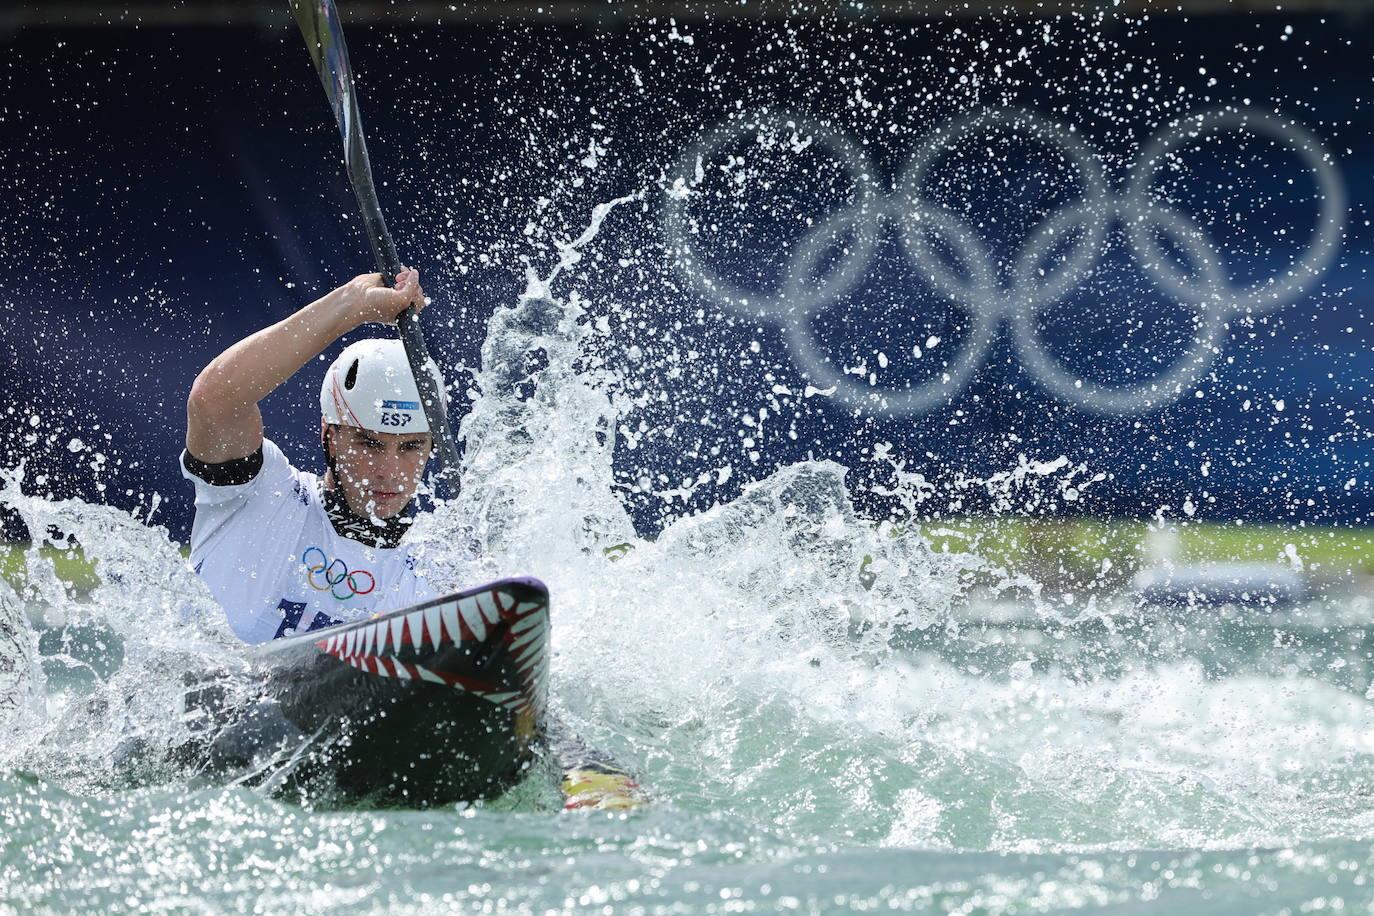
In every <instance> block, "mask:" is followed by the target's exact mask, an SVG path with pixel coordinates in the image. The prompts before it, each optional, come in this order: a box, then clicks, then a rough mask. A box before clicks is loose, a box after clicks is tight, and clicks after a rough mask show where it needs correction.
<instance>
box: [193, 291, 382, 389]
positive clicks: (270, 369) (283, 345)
mask: <svg viewBox="0 0 1374 916" xmlns="http://www.w3.org/2000/svg"><path fill="white" fill-rule="evenodd" d="M348 294H349V290H348V287H346V286H341V287H339V288H338V289H336V290H333V291H331V292H329V293H326V294H325V295H323V296H321V297H320V298H319V299H316V300H315V301H314V302H312V303H310V304H309V305H307V306H306V307H305V308H303V309H301V310H300V311H298V312H296V313H295V314H294V315H291V316H290V317H289V318H285V319H283V320H281V321H278V322H277V323H276V324H274V325H272V326H270V327H266V328H263V329H262V330H261V331H258V332H257V333H255V334H251V335H249V336H248V337H245V338H244V339H243V340H240V341H239V342H238V343H236V344H234V345H233V346H232V347H230V348H229V349H227V350H225V351H224V352H223V353H221V354H220V355H219V356H217V357H215V358H214V359H213V360H211V361H210V364H209V365H207V366H206V367H205V368H204V369H203V370H201V373H200V375H199V376H198V377H197V378H196V381H195V384H194V385H193V386H192V388H191V401H192V404H193V405H195V404H200V405H201V406H202V407H203V408H205V409H208V410H213V411H214V412H216V413H221V412H222V413H237V412H239V411H241V410H244V409H246V408H248V407H251V406H253V405H255V404H257V403H258V402H259V401H261V400H262V399H263V398H265V397H267V396H268V395H269V394H271V393H272V392H273V391H275V390H276V389H277V388H278V387H279V386H280V385H281V384H282V383H283V382H285V381H286V380H287V379H289V378H291V376H293V375H295V374H296V373H297V372H298V371H299V370H300V369H301V367H302V366H304V365H305V364H306V363H308V362H309V361H310V360H312V359H314V358H315V357H316V356H318V355H319V354H320V353H322V352H323V351H324V350H325V348H326V347H328V346H329V345H330V344H332V343H333V342H334V341H336V340H338V339H339V338H340V337H342V336H343V335H344V334H346V333H348V332H349V331H351V330H353V328H354V327H356V324H352V323H351V322H350V319H351V317H352V316H351V310H350V308H349V300H348Z"/></svg>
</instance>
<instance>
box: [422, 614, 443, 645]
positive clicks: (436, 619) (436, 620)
mask: <svg viewBox="0 0 1374 916" xmlns="http://www.w3.org/2000/svg"><path fill="white" fill-rule="evenodd" d="M420 613H422V614H424V618H425V629H427V630H428V631H429V645H430V648H431V649H433V650H434V651H436V652H437V651H439V643H441V642H443V639H444V629H443V623H442V621H441V620H440V617H441V613H440V611H439V608H437V607H427V608H425V609H424V610H423V611H421V612H420ZM416 648H418V646H417V647H416Z"/></svg>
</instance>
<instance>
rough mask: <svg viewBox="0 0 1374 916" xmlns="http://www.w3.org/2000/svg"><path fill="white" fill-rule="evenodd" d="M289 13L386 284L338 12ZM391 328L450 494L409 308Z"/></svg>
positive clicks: (388, 264) (316, 5)
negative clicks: (330, 112) (329, 112)
mask: <svg viewBox="0 0 1374 916" xmlns="http://www.w3.org/2000/svg"><path fill="white" fill-rule="evenodd" d="M291 13H292V15H294V16H295V17H296V25H298V26H300V30H301V35H302V36H303V37H304V38H305V46H306V49H307V50H308V51H309V52H310V59H311V60H313V61H314V62H315V70H316V71H318V73H319V75H320V82H321V83H323V84H324V91H325V94H326V95H328V96H329V104H330V107H332V108H333V109H334V119H335V120H336V121H337V122H338V124H339V133H340V134H342V135H343V143H344V163H345V165H346V166H347V167H348V181H349V183H350V184H352V185H353V193H354V195H355V196H356V197H357V198H358V207H359V208H360V209H361V211H362V216H363V229H364V230H365V231H366V232H367V240H368V242H370V243H371V245H372V255H373V257H374V258H375V260H376V262H377V269H378V270H379V271H381V273H382V282H383V283H386V284H387V285H392V284H394V283H395V282H396V274H397V273H399V272H400V270H401V259H400V257H399V256H398V255H397V254H396V245H395V244H394V243H393V242H392V241H391V233H389V232H387V229H386V220H385V219H383V218H382V208H381V205H380V204H379V203H378V202H377V188H376V186H375V185H374V184H373V181H372V163H371V162H370V161H369V160H368V158H367V141H366V140H365V139H364V138H363V121H362V115H361V113H360V112H359V110H358V94H357V92H356V90H355V88H354V85H353V69H352V67H350V66H349V63H348V46H347V45H345V44H344V36H343V23H342V22H341V21H340V20H339V11H338V9H337V8H335V6H334V0H291ZM396 326H397V329H398V331H399V333H400V335H401V341H402V343H403V344H404V345H405V350H406V359H407V360H408V361H409V362H410V371H411V374H413V375H414V376H415V384H416V386H417V387H418V388H419V390H420V402H421V404H422V405H423V407H424V411H425V419H426V420H427V421H428V422H429V429H430V432H431V433H432V434H433V436H434V444H435V447H436V448H437V450H438V452H439V460H440V463H441V464H442V465H443V472H442V476H443V477H444V479H445V481H446V483H447V484H448V488H449V491H450V494H453V493H456V492H457V490H458V453H457V450H456V449H455V447H454V444H453V433H452V431H451V430H450V429H449V425H448V411H447V410H446V409H445V407H444V399H443V398H442V397H441V396H440V392H439V390H438V387H437V386H436V385H435V383H434V377H433V376H432V375H430V373H429V372H428V371H426V367H427V366H429V365H430V364H431V363H432V362H433V360H431V359H430V356H429V348H428V347H427V346H426V345H425V337H424V334H423V333H422V332H421V331H420V322H419V320H418V319H417V318H416V315H415V309H414V308H413V307H412V308H408V309H406V310H405V311H404V312H402V313H401V317H400V318H399V319H397V322H396Z"/></svg>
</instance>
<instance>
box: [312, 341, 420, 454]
mask: <svg viewBox="0 0 1374 916" xmlns="http://www.w3.org/2000/svg"><path fill="white" fill-rule="evenodd" d="M429 371H430V374H431V375H433V376H434V384H435V386H436V387H437V388H438V390H439V392H440V395H439V396H440V397H441V398H442V397H443V391H444V380H443V377H442V376H440V374H439V369H438V367H436V366H435V365H434V363H433V362H430V364H429ZM320 413H321V414H323V415H324V421H325V422H326V423H329V424H331V425H339V426H357V427H361V428H362V429H369V430H372V431H373V432H376V433H427V432H429V431H430V430H429V421H428V420H426V419H425V410H424V406H423V405H422V404H421V403H420V390H419V388H418V387H417V386H416V384H415V376H413V375H412V374H411V372H410V362H409V361H408V360H407V359H406V350H405V345H404V344H402V343H401V341H399V340H395V339H391V340H386V339H372V340H360V341H358V342H357V343H352V344H349V345H348V346H347V347H345V348H344V351H343V352H342V353H340V354H339V358H338V359H336V360H334V363H333V365H331V366H330V367H329V371H328V372H326V373H325V374H324V384H323V385H321V386H320Z"/></svg>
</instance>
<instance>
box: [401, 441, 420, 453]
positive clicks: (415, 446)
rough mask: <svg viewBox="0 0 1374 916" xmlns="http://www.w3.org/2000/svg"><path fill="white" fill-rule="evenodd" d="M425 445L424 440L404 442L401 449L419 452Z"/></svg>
mask: <svg viewBox="0 0 1374 916" xmlns="http://www.w3.org/2000/svg"><path fill="white" fill-rule="evenodd" d="M423 446H424V443H423V442H402V443H401V451H403V452H418V451H419V450H420V449H421V448H422V447H423Z"/></svg>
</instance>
